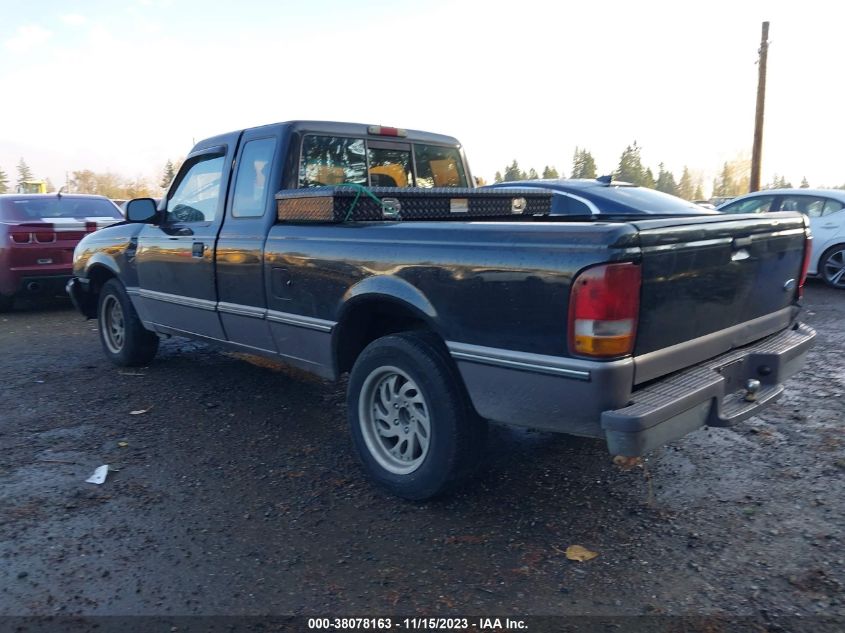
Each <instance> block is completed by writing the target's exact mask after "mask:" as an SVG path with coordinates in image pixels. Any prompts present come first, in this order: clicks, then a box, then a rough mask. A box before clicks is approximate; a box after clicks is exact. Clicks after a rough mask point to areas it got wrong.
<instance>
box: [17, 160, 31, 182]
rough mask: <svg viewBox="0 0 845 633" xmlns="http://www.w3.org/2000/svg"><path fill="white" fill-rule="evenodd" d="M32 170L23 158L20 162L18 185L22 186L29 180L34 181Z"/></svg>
mask: <svg viewBox="0 0 845 633" xmlns="http://www.w3.org/2000/svg"><path fill="white" fill-rule="evenodd" d="M32 179H33V178H32V170H31V169H30V168H29V165H27V164H26V161H25V160H24V159H23V158H21V159H20V161H18V184H19V185H22V184H23V183H24V182H25V181H27V180H32Z"/></svg>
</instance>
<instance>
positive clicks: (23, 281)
mask: <svg viewBox="0 0 845 633" xmlns="http://www.w3.org/2000/svg"><path fill="white" fill-rule="evenodd" d="M70 277H71V276H70V273H69V272H68V273H67V274H59V275H56V274H52V275H17V276H16V278H15V279H14V280H13V282H11V283H10V284H9V287H8V291H7V292H4V293H3V294H8V295H13V296H18V297H26V296H55V295H61V294H64V288H65V284H67V281H68V279H70Z"/></svg>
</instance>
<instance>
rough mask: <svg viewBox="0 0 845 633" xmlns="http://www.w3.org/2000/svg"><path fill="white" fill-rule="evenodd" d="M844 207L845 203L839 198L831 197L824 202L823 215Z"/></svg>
mask: <svg viewBox="0 0 845 633" xmlns="http://www.w3.org/2000/svg"><path fill="white" fill-rule="evenodd" d="M843 207H845V204H843V203H842V202H840V201H839V200H831V199H830V198H828V199H827V201H825V203H824V209H823V210H822V215H830V214H831V213H836V212H837V211H841V210H842V209H843Z"/></svg>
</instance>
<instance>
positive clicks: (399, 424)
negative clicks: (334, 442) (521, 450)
mask: <svg viewBox="0 0 845 633" xmlns="http://www.w3.org/2000/svg"><path fill="white" fill-rule="evenodd" d="M347 406H348V410H349V426H350V432H351V434H352V440H353V444H354V447H355V450H356V452H357V454H358V457H359V459H360V461H361V463H362V464H363V466H364V468H365V470H366V471H367V473H368V474H369V475H370V477H371V478H372V479H374V480H375V481H376V482H377V483H379V484H380V485H381V486H382V487H384V488H386V489H387V490H389V491H390V492H392V493H393V494H396V495H398V496H400V497H404V498H406V499H411V500H422V499H428V498H430V497H434V496H436V495H438V494H440V493H442V492H444V491H446V490H448V489H449V488H450V487H452V486H453V485H455V484H456V483H458V482H459V481H461V480H462V479H463V478H465V477H466V476H467V475H469V474H470V473H471V472H472V471H473V470H474V468H475V466H476V464H477V461H478V458H479V456H480V454H481V451H482V448H483V443H484V437H485V431H486V423H485V422H484V421H483V420H481V419H480V418H479V417H478V416H477V415H476V414H475V412H474V411H473V410H472V407H471V406H470V404H469V401H468V398H467V397H466V394H465V391H464V388H463V385H462V383H461V380H460V376H459V375H458V373H457V370H456V369H455V367H454V365H453V364H452V362H451V359H450V358H449V357H448V352H447V351H446V350H445V348H442V344H440V343H439V341H437V340H436V339H434V338H432V337H430V336H429V335H426V334H419V333H403V334H395V335H390V336H385V337H383V338H380V339H377V340H376V341H374V342H372V343H370V345H368V346H367V348H366V349H365V350H364V351H363V352H362V353H361V355H360V356H359V357H358V359H357V361H356V362H355V366H354V367H353V368H352V372H351V374H350V377H349V391H348V396H347Z"/></svg>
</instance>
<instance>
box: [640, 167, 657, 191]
mask: <svg viewBox="0 0 845 633" xmlns="http://www.w3.org/2000/svg"><path fill="white" fill-rule="evenodd" d="M640 185H642V186H643V187H648V188H649V189H654V187H655V182H654V172H652V171H651V167H648V168H647V169H646V170H645V174H644V175H643V181H642V182H641V183H640Z"/></svg>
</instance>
